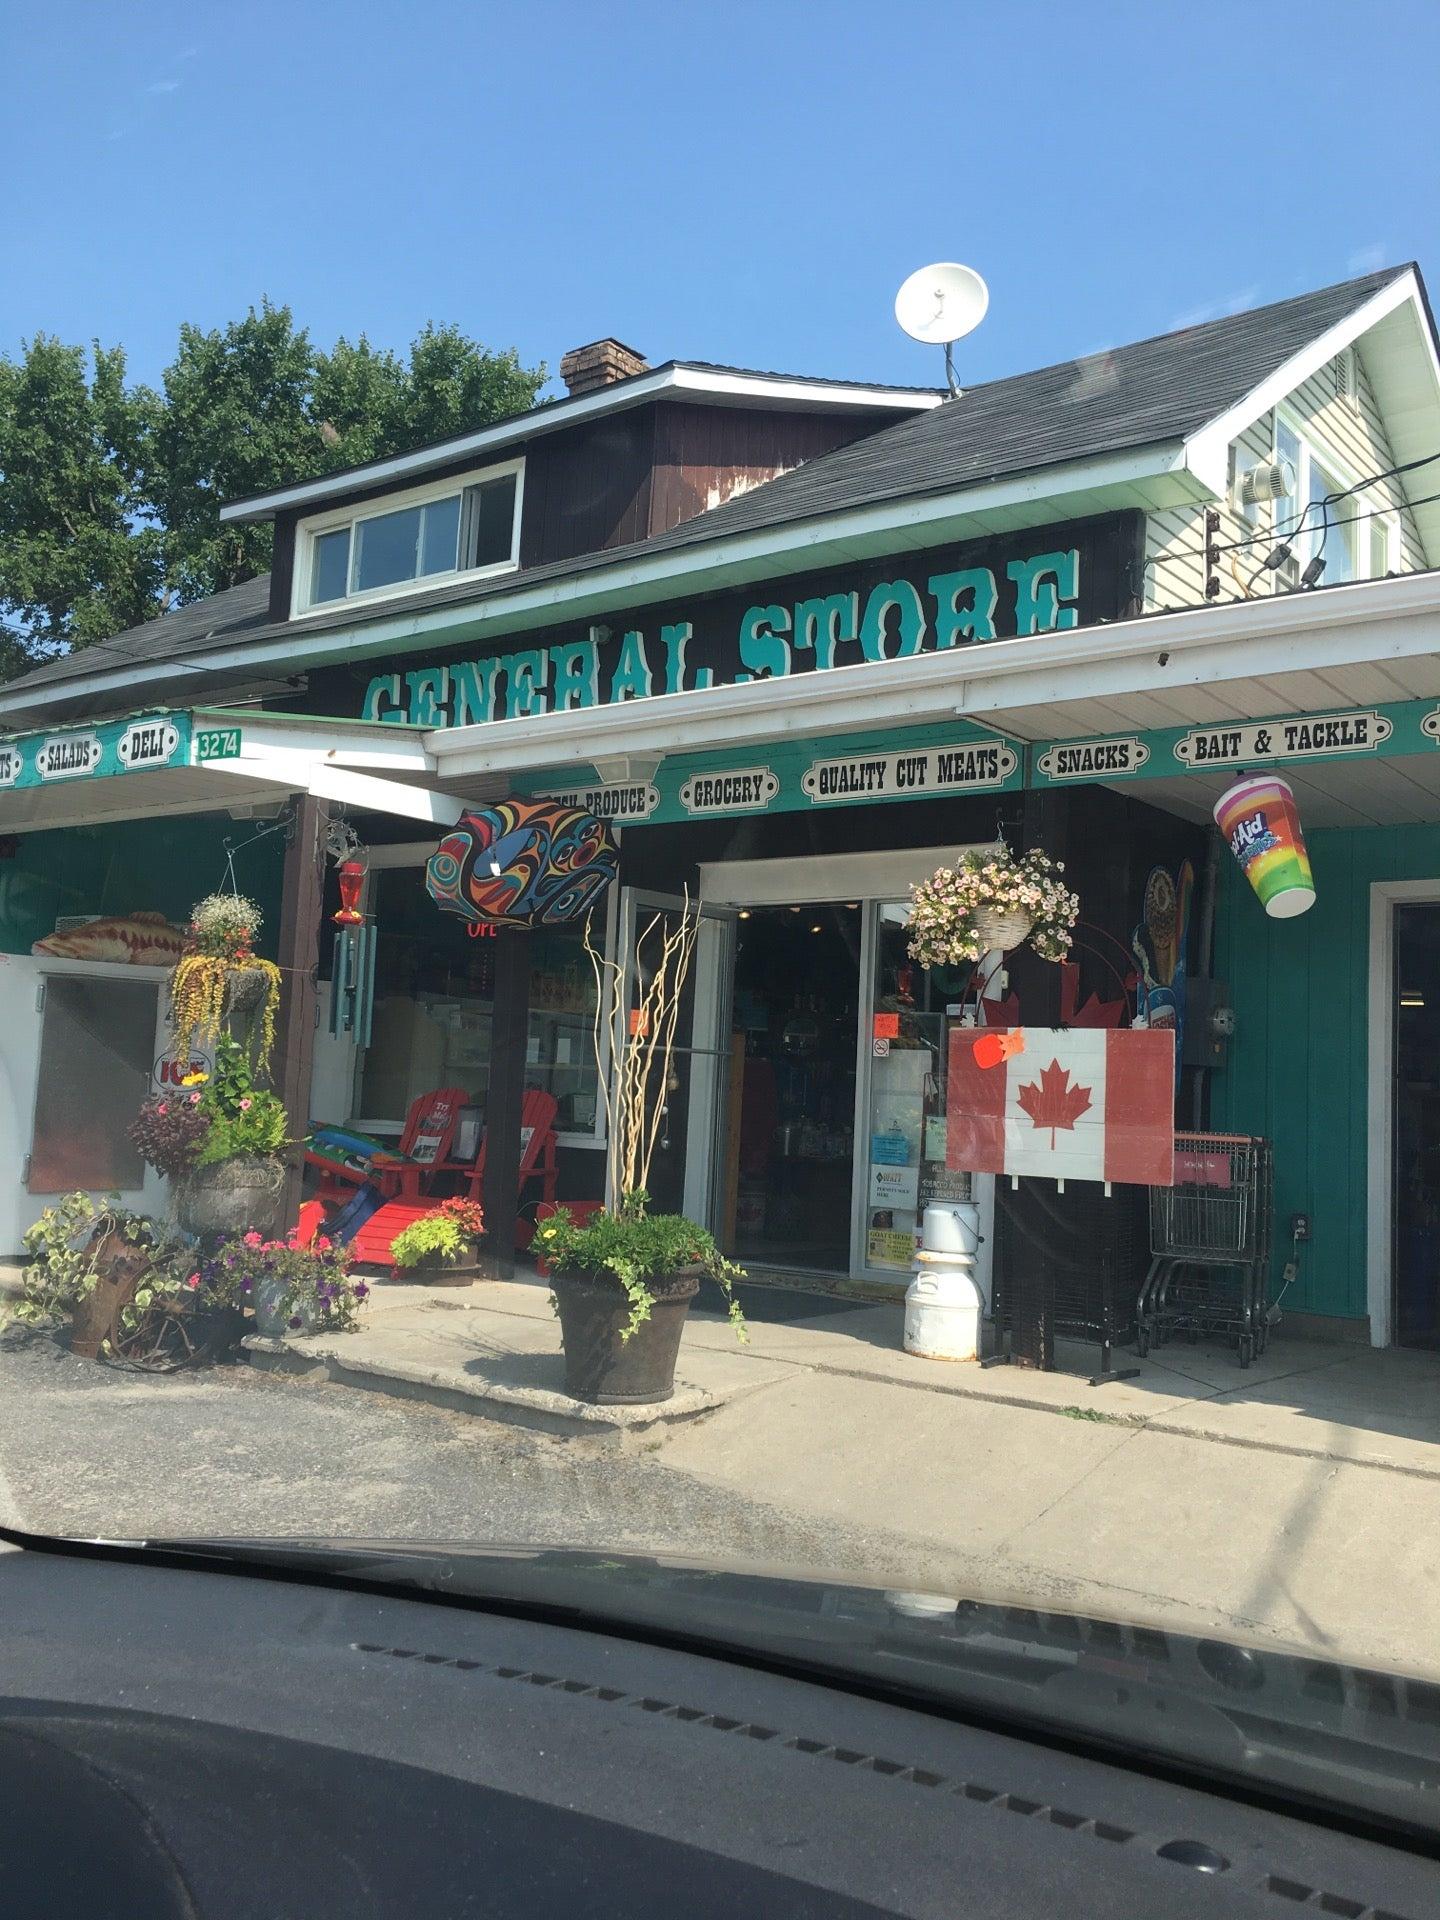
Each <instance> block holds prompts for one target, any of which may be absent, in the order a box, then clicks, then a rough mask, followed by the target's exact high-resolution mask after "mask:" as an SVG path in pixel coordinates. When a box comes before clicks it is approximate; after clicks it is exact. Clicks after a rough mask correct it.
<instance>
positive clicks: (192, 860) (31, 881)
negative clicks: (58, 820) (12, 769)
mask: <svg viewBox="0 0 1440 1920" xmlns="http://www.w3.org/2000/svg"><path fill="white" fill-rule="evenodd" d="M264 824H266V823H265V822H263V821H258V820H256V821H251V820H232V819H231V818H230V816H229V815H228V814H224V813H220V814H213V813H212V814H196V815H188V816H183V817H176V818H172V819H163V820H127V821H122V822H117V823H115V824H114V825H110V826H93V827H66V828H63V829H61V830H57V831H56V832H54V833H23V834H19V835H17V836H16V839H15V841H14V843H13V844H14V846H15V852H14V853H13V854H11V855H10V856H9V857H8V858H0V953H29V951H30V948H31V945H32V943H33V942H34V941H36V940H40V939H43V938H44V936H45V935H46V934H48V933H52V932H53V931H54V928H55V918H56V915H57V914H71V913H100V914H122V913H132V912H134V911H135V909H136V908H137V907H138V908H142V909H144V908H149V909H150V910H151V911H153V912H156V913H163V914H164V915H165V916H166V918H167V919H169V920H174V921H177V922H179V923H180V924H182V925H183V924H184V922H185V921H186V920H187V919H188V918H189V917H190V908H191V907H192V905H193V904H194V902H195V901H196V900H197V899H198V898H199V897H200V895H201V894H205V893H213V892H214V891H215V889H216V888H217V887H219V886H220V885H221V884H222V882H223V881H224V878H225V849H224V841H225V840H226V838H227V837H228V838H229V839H230V840H231V842H232V843H233V845H234V847H235V850H236V851H235V875H236V879H237V881H238V882H239V885H240V888H241V890H242V891H243V892H245V893H248V894H250V895H251V896H252V897H253V898H254V900H255V901H256V903H257V905H258V906H259V907H260V910H261V912H262V913H263V914H264V915H265V925H264V932H263V933H262V935H261V939H260V946H261V950H262V951H263V952H267V953H273V952H274V950H275V938H276V935H277V933H278V932H279V926H280V872H281V867H282V864H283V861H284V846H283V841H284V836H283V835H282V834H271V835H269V836H267V838H265V839H263V840H260V841H258V842H256V844H255V845H253V846H249V847H244V846H242V844H241V843H242V842H243V841H246V840H249V839H251V837H252V836H253V835H254V833H255V831H256V829H257V828H258V827H260V826H263V825H264Z"/></svg>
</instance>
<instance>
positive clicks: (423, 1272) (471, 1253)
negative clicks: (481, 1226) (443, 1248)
mask: <svg viewBox="0 0 1440 1920" xmlns="http://www.w3.org/2000/svg"><path fill="white" fill-rule="evenodd" d="M483 1277H484V1274H483V1269H482V1267H481V1265H480V1242H479V1241H478V1240H472V1241H471V1242H470V1244H469V1246H468V1247H467V1248H466V1250H465V1251H464V1252H463V1253H462V1254H461V1255H460V1257H459V1259H458V1260H447V1259H445V1258H444V1256H443V1255H442V1254H438V1253H427V1254H426V1255H425V1256H424V1257H423V1259H420V1260H417V1261H416V1262H415V1265H414V1266H413V1267H396V1269H395V1278H396V1279H397V1280H410V1281H413V1282H414V1284H415V1285H416V1286H417V1287H468V1286H469V1285H470V1284H471V1282H472V1281H475V1280H479V1279H482V1278H483Z"/></svg>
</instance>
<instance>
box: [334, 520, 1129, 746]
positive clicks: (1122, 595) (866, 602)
mask: <svg viewBox="0 0 1440 1920" xmlns="http://www.w3.org/2000/svg"><path fill="white" fill-rule="evenodd" d="M1139 528H1140V516H1139V515H1138V514H1132V513H1124V514H1113V515H1110V516H1108V517H1105V518H1103V519H1097V520H1089V521H1081V522H1078V523H1072V524H1069V525H1065V526H1059V527H1048V528H1044V527H1042V528H1038V529H1030V530H1027V531H1026V532H1025V533H1023V534H1018V535H1017V534H1011V535H1008V536H1007V537H1006V539H1005V540H1004V541H1003V542H1001V541H998V540H996V539H995V538H994V537H993V536H992V537H990V538H988V539H986V540H982V541H970V542H967V543H966V544H965V545H963V546H956V547H950V548H936V549H931V550H929V551H927V552H922V553H911V554H905V555H899V556H895V557H892V558H890V559H887V560H883V561H874V562H869V563H867V564H865V565H863V566H856V567H853V568H850V569H847V571H846V572H845V573H842V574H838V575H837V574H836V573H835V572H833V571H832V572H830V573H825V574H808V575H799V576H797V577H795V578H793V579H786V580H784V581H775V582H772V583H770V584H768V585H766V586H764V587H761V588H758V589H757V588H751V589H747V590H746V592H745V594H744V595H743V596H742V595H739V594H727V595H712V596H709V597H707V598H706V599H705V600H703V601H701V600H697V601H695V602H694V603H693V604H691V605H689V606H685V605H672V606H669V607H666V608H662V609H660V610H659V611H657V612H656V613H654V614H653V615H652V614H646V615H645V616H643V617H637V616H635V615H625V614H620V615H616V616H614V617H613V619H612V620H611V622H610V623H609V624H598V623H597V624H595V625H593V626H589V627H572V628H568V629H555V630H552V631H550V632H549V633H542V634H539V635H537V636H535V638H534V640H533V641H532V642H529V643H528V644H523V645H516V646H515V647H514V648H513V650H512V651H508V652H503V653H496V654H492V655H488V656H486V657H484V658H482V659H468V660H464V659H462V660H455V659H450V660H445V661H439V662H435V663H433V664H429V665H424V666H419V667H414V668H410V669H408V670H401V669H399V668H396V669H394V670H392V671H391V672H388V673H380V674H376V675H375V677H374V678H373V679H372V680H371V681H370V682H369V685H368V686H367V688H366V690H365V695H364V699H363V702H362V704H361V717H362V718H364V719H366V720H388V721H393V722H395V723H397V724H406V725H410V726H415V727H463V726H476V725H480V724H483V723H486V722H488V721H491V720H516V719H523V718H526V717H528V716H532V715H535V714H547V713H568V712H574V711H576V710H577V709H580V708H584V707H601V706H611V705H620V704H621V703H623V702H625V701H630V700H648V699H651V698H652V697H655V696H658V695H660V694H665V693H691V692H696V691H700V690H703V689H705V688H709V687H717V686H739V685H743V684H746V683H749V682H756V681H766V680H783V679H788V678H790V677H791V676H792V675H795V674H800V673H826V672H829V671H831V670H832V669H834V668H836V667H845V666H853V665H858V664H860V663H861V662H865V661H869V662H871V663H872V664H879V663H881V662H885V661H891V662H894V663H895V664H896V665H897V666H900V665H903V663H904V662H905V661H906V660H908V659H913V658H915V657H916V656H917V655H920V654H922V653H944V652H947V651H950V650H955V649H960V648H967V647H972V646H980V645H984V644H986V643H988V642H990V641H992V640H1003V639H1017V638H1018V639H1024V638H1027V637H1029V636H1031V635H1034V634H1042V633H1063V632H1066V631H1068V630H1070V629H1072V628H1076V627H1082V626H1090V625H1093V624H1094V623H1095V622H1097V621H1099V620H1107V619H1114V618H1116V617H1117V615H1119V614H1120V613H1122V612H1123V611H1124V610H1125V607H1126V605H1127V603H1128V601H1129V599H1130V597H1131V595H1132V592H1133V586H1132V582H1133V579H1134V577H1135V563H1136V555H1137V552H1138V542H1139V537H1140V536H1139ZM340 671H342V672H343V671H344V670H340ZM325 680H326V675H325V674H324V673H322V672H316V673H314V674H312V675H311V685H312V689H313V691H314V693H315V696H316V699H317V703H318V704H319V706H320V708H321V710H322V711H331V712H334V711H337V710H341V709H339V708H337V706H336V704H335V702H336V700H337V699H338V698H341V697H342V696H341V695H340V692H339V688H340V685H341V684H342V683H341V682H337V691H336V693H334V694H331V693H330V692H328V691H327V689H326V686H325ZM350 684H353V683H350ZM349 697H350V698H353V695H350V696H349Z"/></svg>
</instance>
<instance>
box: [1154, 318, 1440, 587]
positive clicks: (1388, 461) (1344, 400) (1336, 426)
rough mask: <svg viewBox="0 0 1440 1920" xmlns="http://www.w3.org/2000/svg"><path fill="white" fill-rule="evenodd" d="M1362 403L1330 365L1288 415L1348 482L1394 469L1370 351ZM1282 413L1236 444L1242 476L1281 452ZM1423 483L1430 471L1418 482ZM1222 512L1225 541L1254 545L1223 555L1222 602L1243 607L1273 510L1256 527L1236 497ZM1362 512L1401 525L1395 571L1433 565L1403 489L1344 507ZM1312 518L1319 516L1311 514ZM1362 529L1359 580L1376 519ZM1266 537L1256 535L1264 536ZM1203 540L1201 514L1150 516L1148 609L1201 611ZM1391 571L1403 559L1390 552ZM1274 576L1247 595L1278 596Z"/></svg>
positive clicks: (1368, 491)
mask: <svg viewBox="0 0 1440 1920" xmlns="http://www.w3.org/2000/svg"><path fill="white" fill-rule="evenodd" d="M1354 364H1355V398H1354V399H1351V398H1349V397H1346V396H1342V395H1341V394H1340V393H1339V392H1337V389H1336V374H1337V368H1336V362H1335V361H1333V360H1332V361H1330V362H1329V363H1328V364H1327V365H1325V366H1324V367H1322V368H1321V369H1320V370H1319V371H1318V372H1317V373H1315V374H1313V375H1312V376H1311V377H1310V379H1308V380H1306V381H1305V382H1304V383H1303V384H1302V385H1301V386H1299V387H1297V388H1296V389H1295V391H1294V392H1293V393H1292V394H1290V395H1289V397H1288V398H1287V399H1286V401H1285V402H1284V403H1283V404H1282V408H1281V411H1282V412H1284V413H1285V414H1287V415H1288V416H1290V417H1291V418H1292V419H1293V421H1294V422H1295V424H1296V425H1297V426H1298V428H1299V430H1300V433H1301V436H1302V437H1303V438H1304V439H1305V440H1307V441H1308V442H1309V444H1310V446H1311V447H1312V448H1313V450H1314V451H1315V453H1316V454H1318V455H1319V457H1320V459H1321V461H1322V462H1324V463H1326V464H1327V465H1334V466H1335V467H1336V468H1338V469H1339V470H1340V472H1341V474H1342V475H1343V476H1344V477H1345V479H1346V480H1347V481H1349V480H1359V479H1362V478H1363V477H1364V476H1366V475H1367V474H1372V473H1379V472H1381V471H1383V470H1384V469H1385V468H1386V467H1391V466H1393V465H1394V464H1395V461H1394V456H1393V455H1392V453H1391V451H1390V442H1389V437H1388V436H1387V434H1386V432H1385V425H1384V422H1383V421H1382V419H1381V417H1380V411H1379V408H1378V407H1377V406H1376V404H1375V396H1374V392H1373V391H1372V389H1371V386H1370V381H1369V377H1368V376H1367V374H1366V372H1365V364H1364V358H1363V347H1362V348H1360V349H1357V351H1356V354H1355V363H1354ZM1273 423H1274V415H1273V414H1270V413H1266V414H1264V415H1262V416H1261V418H1260V419H1259V420H1257V421H1256V422H1255V423H1254V424H1253V425H1252V426H1250V427H1248V428H1247V429H1246V431H1245V432H1244V433H1243V434H1242V435H1241V436H1240V438H1239V441H1238V443H1237V457H1236V471H1237V472H1240V473H1244V472H1245V471H1246V469H1247V468H1249V467H1252V466H1253V465H1254V464H1255V463H1256V461H1258V460H1265V459H1269V458H1270V457H1271V456H1272V454H1273V451H1274V447H1273V434H1274V424H1273ZM1415 478H1416V479H1419V480H1423V479H1424V478H1425V475H1424V474H1423V473H1421V474H1418V475H1416V476H1415ZM1214 504H1215V505H1216V506H1218V508H1219V510H1220V536H1219V537H1220V540H1221V542H1222V544H1223V543H1225V542H1227V541H1232V540H1247V541H1248V542H1249V544H1248V545H1246V546H1244V547H1239V548H1234V549H1227V550H1226V551H1225V552H1224V554H1223V555H1222V558H1221V565H1220V597H1221V599H1222V600H1235V599H1242V598H1244V597H1245V591H1246V586H1247V583H1248V582H1249V581H1250V579H1251V576H1252V575H1253V574H1254V573H1255V570H1256V568H1257V567H1258V566H1259V565H1260V562H1261V560H1262V558H1263V557H1264V555H1265V553H1266V551H1267V550H1268V548H1269V546H1270V544H1271V541H1272V536H1273V527H1274V512H1273V509H1272V508H1271V507H1270V506H1268V505H1264V506H1261V507H1259V508H1258V509H1256V510H1255V511H1256V518H1255V521H1254V522H1251V521H1247V520H1246V518H1245V516H1244V514H1243V513H1242V512H1240V511H1239V510H1238V509H1237V508H1236V507H1235V505H1234V504H1233V496H1231V495H1229V494H1227V496H1226V498H1224V499H1223V500H1219V501H1217V502H1215V503H1214ZM1362 509H1383V510H1385V511H1387V512H1392V513H1394V514H1395V515H1396V516H1397V518H1398V520H1399V523H1400V541H1399V549H1400V551H1399V559H1398V567H1397V570H1398V571H1400V572H1402V573H1414V572H1416V571H1417V570H1419V569H1420V568H1422V567H1424V566H1425V565H1426V558H1425V550H1424V548H1423V547H1422V545H1421V543H1420V536H1419V534H1418V532H1417V531H1416V527H1415V519H1414V515H1413V514H1412V513H1411V511H1410V509H1409V507H1408V506H1406V504H1405V494H1404V488H1403V482H1402V481H1401V480H1396V479H1391V480H1382V481H1378V482H1376V483H1375V484H1374V485H1372V486H1368V487H1366V488H1365V489H1364V490H1363V492H1361V493H1360V494H1358V495H1356V496H1355V498H1354V500H1353V501H1348V500H1347V501H1344V502H1341V503H1340V505H1339V508H1338V509H1337V511H1338V512H1343V513H1346V514H1351V513H1356V512H1358V511H1360V510H1362ZM1312 518H1313V516H1312ZM1355 531H1356V533H1357V535H1358V536H1359V539H1358V541H1357V548H1358V555H1359V573H1360V576H1361V577H1362V578H1364V577H1366V575H1367V573H1368V569H1369V560H1370V550H1369V532H1370V523H1369V521H1368V520H1360V521H1358V522H1357V524H1356V528H1355ZM1257 534H1258V535H1260V536H1261V537H1260V538H1258V539H1257V538H1255V536H1256V535H1257ZM1204 540H1205V510H1204V508H1203V507H1177V508H1174V509H1172V510H1170V511H1169V512H1166V513H1155V514H1151V515H1150V516H1149V519H1148V521H1147V524H1146V530H1145V606H1146V609H1147V611H1154V610H1157V609H1159V608H1162V607H1193V606H1197V605H1199V604H1201V603H1202V602H1203V601H1204V598H1205V568H1204V562H1203V560H1202V559H1201V557H1200V554H1199V551H1198V550H1199V549H1200V548H1201V547H1202V546H1203V545H1204ZM1391 564H1392V566H1397V562H1396V560H1395V559H1394V557H1393V555H1392V563H1391ZM1273 585H1274V581H1273V579H1272V576H1271V575H1269V574H1266V573H1262V574H1261V576H1260V578H1259V579H1258V580H1256V581H1255V583H1254V585H1253V587H1251V588H1250V589H1249V590H1250V592H1252V593H1254V594H1260V593H1267V592H1270V591H1271V590H1272V589H1273Z"/></svg>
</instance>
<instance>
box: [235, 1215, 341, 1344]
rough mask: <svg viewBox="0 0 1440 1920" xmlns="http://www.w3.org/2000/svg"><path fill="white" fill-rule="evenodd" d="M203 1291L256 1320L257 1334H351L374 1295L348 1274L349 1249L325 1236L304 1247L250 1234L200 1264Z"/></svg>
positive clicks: (294, 1238)
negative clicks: (210, 1290) (243, 1309)
mask: <svg viewBox="0 0 1440 1920" xmlns="http://www.w3.org/2000/svg"><path fill="white" fill-rule="evenodd" d="M197 1273H198V1277H199V1280H200V1282H201V1284H202V1285H209V1286H210V1287H212V1288H213V1289H214V1290H215V1291H216V1292H217V1293H218V1294H220V1295H223V1296H224V1297H225V1298H227V1299H229V1300H231V1301H233V1302H234V1303H235V1304H236V1305H238V1306H248V1307H250V1308H251V1309H252V1311H253V1312H254V1315H255V1331H256V1332H257V1333H261V1334H266V1335H268V1336H269V1337H271V1338H272V1339H273V1338H280V1337H283V1336H284V1335H285V1334H287V1333H317V1332H326V1331H331V1330H338V1331H342V1332H349V1331H351V1330H352V1329H353V1328H354V1326H355V1322H356V1317H357V1315H358V1312H359V1309H360V1306H361V1304H362V1303H363V1302H364V1301H365V1299H366V1298H367V1297H368V1295H369V1292H370V1289H369V1287H368V1286H367V1284H366V1283H365V1281H363V1280H352V1279H351V1278H350V1276H349V1274H348V1273H347V1271H346V1256H345V1249H344V1248H343V1247H342V1246H339V1245H337V1244H336V1243H335V1242H334V1241H332V1240H327V1239H326V1238H325V1236H324V1234H321V1235H320V1236H319V1237H318V1238H317V1239H315V1240H313V1241H312V1242H311V1243H310V1244H309V1245H308V1246H302V1245H301V1243H300V1238H299V1235H298V1234H297V1233H294V1232H292V1233H290V1234H289V1235H288V1236H287V1237H286V1238H285V1239H283V1240H267V1239H266V1238H265V1236H264V1235H263V1234H261V1233H257V1232H255V1231H253V1230H252V1231H251V1232H249V1233H244V1234H236V1235H234V1236H232V1237H231V1238H230V1239H228V1240H222V1241H221V1242H220V1244H219V1245H218V1246H217V1247H216V1248H215V1249H214V1251H213V1252H212V1253H209V1254H207V1255H206V1256H205V1257H204V1258H203V1259H201V1260H200V1261H199V1262H198V1263H197Z"/></svg>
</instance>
